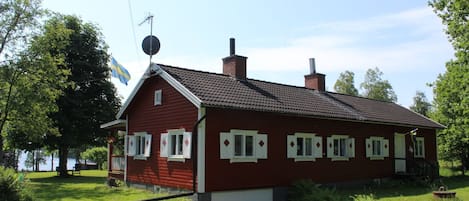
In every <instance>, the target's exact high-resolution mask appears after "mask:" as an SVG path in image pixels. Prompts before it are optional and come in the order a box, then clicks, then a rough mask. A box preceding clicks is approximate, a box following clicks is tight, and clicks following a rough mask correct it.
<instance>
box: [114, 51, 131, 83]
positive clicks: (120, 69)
mask: <svg viewBox="0 0 469 201" xmlns="http://www.w3.org/2000/svg"><path fill="white" fill-rule="evenodd" d="M111 73H112V77H115V78H119V80H120V81H121V82H122V83H123V84H125V85H127V82H128V81H129V80H130V73H129V71H127V69H125V68H124V66H122V65H120V64H119V63H117V61H116V59H114V57H111Z"/></svg>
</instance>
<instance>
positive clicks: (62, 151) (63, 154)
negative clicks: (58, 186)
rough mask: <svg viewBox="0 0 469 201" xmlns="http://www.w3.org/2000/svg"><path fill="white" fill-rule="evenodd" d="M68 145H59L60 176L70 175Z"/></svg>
mask: <svg viewBox="0 0 469 201" xmlns="http://www.w3.org/2000/svg"><path fill="white" fill-rule="evenodd" d="M67 157H68V147H66V146H63V145H61V146H60V147H59V176H60V177H68V176H70V175H69V174H68V172H67Z"/></svg>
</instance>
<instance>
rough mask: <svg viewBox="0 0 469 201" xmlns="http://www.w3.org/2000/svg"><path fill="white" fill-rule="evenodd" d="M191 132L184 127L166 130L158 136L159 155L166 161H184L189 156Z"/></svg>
mask: <svg viewBox="0 0 469 201" xmlns="http://www.w3.org/2000/svg"><path fill="white" fill-rule="evenodd" d="M191 144H192V142H191V133H189V132H185V130H184V129H176V130H168V133H162V134H161V137H160V157H165V158H168V161H179V162H184V161H185V159H189V158H191Z"/></svg>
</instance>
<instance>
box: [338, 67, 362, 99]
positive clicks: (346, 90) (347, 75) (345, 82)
mask: <svg viewBox="0 0 469 201" xmlns="http://www.w3.org/2000/svg"><path fill="white" fill-rule="evenodd" d="M354 76H355V74H354V73H353V72H351V71H348V70H347V71H345V72H343V73H340V75H339V79H337V81H336V82H335V84H334V90H335V92H337V93H341V94H348V95H352V96H358V90H357V89H356V88H355V83H354Z"/></svg>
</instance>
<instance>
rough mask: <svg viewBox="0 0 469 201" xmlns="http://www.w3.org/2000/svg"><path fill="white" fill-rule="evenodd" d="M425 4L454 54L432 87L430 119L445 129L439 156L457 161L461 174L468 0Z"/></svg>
mask: <svg viewBox="0 0 469 201" xmlns="http://www.w3.org/2000/svg"><path fill="white" fill-rule="evenodd" d="M429 4H430V6H431V7H433V10H434V12H435V13H436V14H437V15H438V16H439V17H440V18H441V19H442V21H443V24H445V25H446V27H447V28H446V33H447V34H448V38H449V41H450V42H451V44H452V45H453V47H454V50H455V52H456V53H455V59H452V60H450V61H448V62H447V63H446V71H445V73H444V74H440V75H439V76H438V78H437V80H436V81H435V83H434V84H433V92H434V94H435V96H434V105H435V112H434V114H432V117H433V118H434V119H435V120H437V121H438V122H440V123H442V124H443V125H445V126H446V127H447V128H446V129H444V130H441V131H440V132H439V133H438V148H439V154H440V157H442V158H444V159H449V160H459V161H460V162H461V163H462V171H463V174H464V171H465V170H467V168H468V167H469V87H468V86H469V24H468V22H467V20H468V18H469V1H467V0H432V1H430V3H429Z"/></svg>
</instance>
